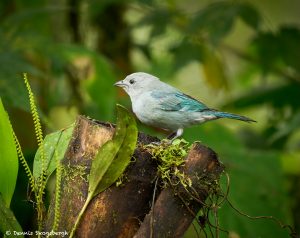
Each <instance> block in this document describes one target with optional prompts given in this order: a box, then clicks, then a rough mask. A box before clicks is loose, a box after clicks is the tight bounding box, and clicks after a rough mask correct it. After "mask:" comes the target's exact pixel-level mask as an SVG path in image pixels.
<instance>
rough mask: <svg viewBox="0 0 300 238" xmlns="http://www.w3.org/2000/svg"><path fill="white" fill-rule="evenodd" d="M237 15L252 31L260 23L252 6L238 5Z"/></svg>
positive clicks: (247, 4)
mask: <svg viewBox="0 0 300 238" xmlns="http://www.w3.org/2000/svg"><path fill="white" fill-rule="evenodd" d="M239 15H240V17H241V18H242V20H243V21H244V22H245V23H246V24H247V25H248V26H250V27H252V28H253V29H257V28H258V27H259V24H260V22H261V17H260V15H259V13H258V11H257V10H256V9H255V8H254V6H252V5H250V4H249V3H240V4H239Z"/></svg>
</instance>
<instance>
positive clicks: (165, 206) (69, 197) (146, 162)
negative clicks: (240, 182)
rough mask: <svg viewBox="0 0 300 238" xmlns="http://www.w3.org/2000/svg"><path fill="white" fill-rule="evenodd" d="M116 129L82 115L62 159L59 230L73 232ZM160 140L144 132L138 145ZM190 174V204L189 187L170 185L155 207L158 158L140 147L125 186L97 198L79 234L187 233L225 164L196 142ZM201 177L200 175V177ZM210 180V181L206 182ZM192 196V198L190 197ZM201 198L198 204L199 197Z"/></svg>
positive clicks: (48, 222)
mask: <svg viewBox="0 0 300 238" xmlns="http://www.w3.org/2000/svg"><path fill="white" fill-rule="evenodd" d="M113 133H114V126H112V125H111V124H108V123H101V122H98V121H95V120H91V119H88V118H85V117H83V116H79V117H78V119H77V121H76V125H75V128H74V131H73V135H72V139H71V140H70V143H69V146H68V149H67V151H66V154H65V157H64V159H63V161H62V166H63V174H62V181H61V202H60V214H61V217H60V222H59V227H58V229H57V230H58V231H67V232H68V233H70V231H71V230H72V227H73V225H74V223H75V220H76V218H77V216H78V214H79V212H80V210H81V208H82V206H83V204H84V202H85V199H86V197H87V192H88V174H89V172H90V167H91V162H92V160H93V158H94V157H95V155H96V153H97V151H98V150H99V148H100V147H101V146H103V144H104V143H105V142H107V141H108V140H110V139H111V138H112V136H113ZM157 141H159V140H158V139H157V138H154V137H151V136H148V135H145V134H143V133H139V136H138V144H149V143H151V142H157ZM183 170H184V173H185V174H186V175H187V176H189V178H190V179H191V180H192V184H193V188H194V189H195V190H196V191H197V194H196V195H195V194H194V196H196V199H194V200H190V201H189V204H186V203H185V202H183V200H184V199H183V198H186V197H188V196H189V194H187V191H186V190H185V189H184V188H183V187H180V186H178V187H176V188H173V187H168V188H165V189H163V190H162V191H160V188H159V186H157V190H156V194H158V196H157V198H156V201H155V204H154V207H153V209H152V210H151V203H152V202H151V201H152V198H153V192H154V185H155V180H156V177H157V162H156V161H155V160H153V159H152V156H151V155H150V154H149V153H148V152H147V151H145V150H144V149H142V147H140V146H137V148H136V150H135V152H134V155H133V160H132V163H131V164H130V165H129V166H128V168H127V169H126V171H125V173H124V175H123V179H122V184H121V185H120V186H116V185H115V184H114V185H112V186H111V187H110V188H108V189H107V190H105V191H104V192H102V193H100V194H98V195H97V196H95V197H94V198H93V200H92V201H91V202H90V204H89V205H88V207H87V210H86V212H85V213H84V215H83V217H82V219H81V221H80V224H79V226H78V228H77V231H76V233H75V236H76V237H80V238H81V237H82V238H83V237H89V238H93V237H95V238H98V237H100V238H109V237H119V238H121V237H124V238H125V237H140V238H142V237H143V238H146V237H150V236H152V237H155V238H156V237H158V238H159V237H181V236H182V235H183V234H184V232H185V231H186V229H187V228H188V227H189V226H190V224H191V222H192V221H193V219H194V218H195V214H197V212H198V211H199V209H201V206H202V205H201V203H199V200H201V201H203V202H204V201H205V199H206V197H207V196H208V195H209V190H210V189H209V186H207V184H208V183H210V182H213V181H216V180H219V176H220V173H221V172H222V171H223V166H222V164H220V162H219V161H218V159H217V155H216V154H215V153H214V152H213V151H212V150H211V149H209V148H207V147H205V146H203V145H201V144H199V143H194V144H193V146H192V148H191V150H190V152H189V154H188V156H187V158H186V164H185V166H184V169H183ZM199 178H200V179H199ZM203 179H205V184H204V183H203V181H204V180H203ZM54 198H55V196H53V198H52V200H51V203H50V206H49V209H48V216H47V220H46V222H45V231H50V230H51V228H52V224H53V217H54V205H55V199H54ZM188 198H190V197H188ZM196 200H198V202H197V201H196Z"/></svg>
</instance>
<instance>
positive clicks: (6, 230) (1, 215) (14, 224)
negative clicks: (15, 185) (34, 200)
mask: <svg viewBox="0 0 300 238" xmlns="http://www.w3.org/2000/svg"><path fill="white" fill-rule="evenodd" d="M0 231H1V232H2V233H3V234H6V235H7V237H19V238H22V237H24V236H23V235H22V234H21V232H22V227H21V226H20V224H19V223H18V221H17V219H16V218H15V215H14V214H13V212H12V211H11V210H10V209H9V208H8V207H7V206H6V201H5V200H4V197H2V194H1V193H0ZM14 232H20V233H19V234H16V235H15V234H14Z"/></svg>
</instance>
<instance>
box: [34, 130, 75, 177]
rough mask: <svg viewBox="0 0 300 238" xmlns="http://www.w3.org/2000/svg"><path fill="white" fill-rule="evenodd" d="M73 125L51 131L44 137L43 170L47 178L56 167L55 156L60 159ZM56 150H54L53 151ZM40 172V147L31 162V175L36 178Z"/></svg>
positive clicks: (65, 148) (63, 153) (62, 156)
mask: <svg viewBox="0 0 300 238" xmlns="http://www.w3.org/2000/svg"><path fill="white" fill-rule="evenodd" d="M73 129H74V125H71V126H70V127H68V128H66V129H63V130H60V131H57V132H54V133H51V134H49V135H47V136H46V137H45V139H44V152H45V165H44V166H45V170H46V174H47V179H48V178H49V177H50V175H51V174H52V173H53V171H54V170H55V169H56V158H55V156H58V158H57V159H58V160H62V159H63V158H64V155H65V152H66V150H67V147H68V144H69V141H70V139H71V136H72V132H73ZM55 151H56V152H55ZM41 172H42V160H41V148H39V149H38V150H37V152H36V154H35V157H34V163H33V176H34V178H35V179H37V178H38V177H39V176H40V175H41Z"/></svg>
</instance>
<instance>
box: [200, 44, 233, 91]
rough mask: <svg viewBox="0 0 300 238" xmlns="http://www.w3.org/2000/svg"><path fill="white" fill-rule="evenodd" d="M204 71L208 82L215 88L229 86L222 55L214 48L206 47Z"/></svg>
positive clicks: (203, 62)
mask: <svg viewBox="0 0 300 238" xmlns="http://www.w3.org/2000/svg"><path fill="white" fill-rule="evenodd" d="M203 55H204V56H203V61H202V65H203V72H204V75H205V78H206V81H207V83H208V84H209V85H210V86H211V87H212V88H215V89H220V88H228V80H227V77H226V74H225V71H224V67H223V62H222V60H221V58H220V56H219V55H218V54H217V52H215V51H214V50H213V49H210V48H208V47H204V50H203Z"/></svg>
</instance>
